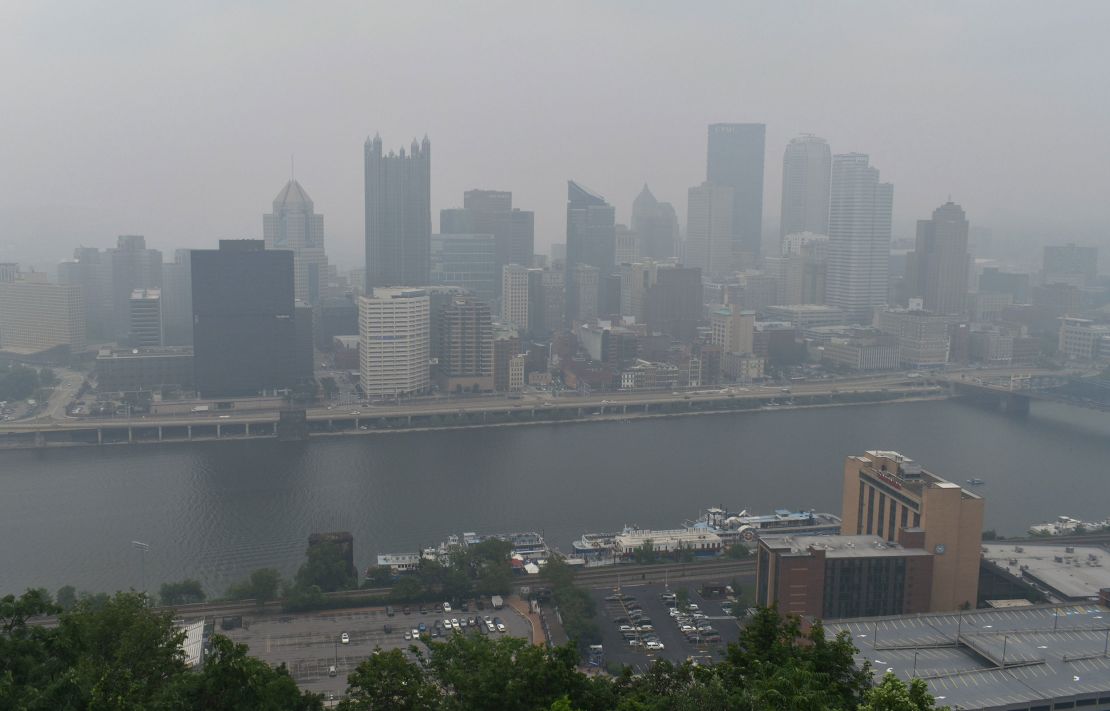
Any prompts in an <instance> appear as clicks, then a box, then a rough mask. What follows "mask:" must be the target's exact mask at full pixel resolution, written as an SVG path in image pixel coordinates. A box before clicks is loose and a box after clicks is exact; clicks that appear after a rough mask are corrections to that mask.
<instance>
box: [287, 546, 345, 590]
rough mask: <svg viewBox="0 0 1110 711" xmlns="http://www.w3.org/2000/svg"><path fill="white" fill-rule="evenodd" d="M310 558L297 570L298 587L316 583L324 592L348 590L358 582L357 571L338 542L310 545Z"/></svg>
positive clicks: (306, 586) (308, 586)
mask: <svg viewBox="0 0 1110 711" xmlns="http://www.w3.org/2000/svg"><path fill="white" fill-rule="evenodd" d="M306 555H307V556H308V560H307V561H305V563H304V565H302V566H301V567H300V570H298V571H297V576H296V582H297V587H299V588H303V589H307V588H310V587H312V586H313V585H316V586H317V587H319V588H320V589H321V590H323V591H324V592H335V591H336V590H347V589H350V588H353V587H355V586H356V584H357V583H358V580H357V576H356V574H355V571H354V570H352V569H351V566H350V565H349V564H348V563H347V558H346V557H345V556H344V555H343V549H342V548H340V547H339V545H338V544H336V543H331V542H328V541H326V542H323V543H318V544H316V545H314V546H309V547H308V552H307V554H306Z"/></svg>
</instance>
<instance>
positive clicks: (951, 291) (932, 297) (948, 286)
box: [906, 200, 971, 316]
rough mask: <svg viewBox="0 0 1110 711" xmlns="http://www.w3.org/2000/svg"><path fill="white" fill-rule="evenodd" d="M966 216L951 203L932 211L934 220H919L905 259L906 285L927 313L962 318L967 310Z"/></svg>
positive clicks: (968, 258) (967, 259)
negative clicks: (910, 247) (921, 300)
mask: <svg viewBox="0 0 1110 711" xmlns="http://www.w3.org/2000/svg"><path fill="white" fill-rule="evenodd" d="M967 231H968V223H967V217H966V216H965V215H964V211H963V208H961V207H960V206H959V205H957V204H956V203H954V202H952V201H951V200H949V201H948V202H946V203H944V204H943V205H941V206H940V207H938V208H937V209H936V210H934V211H933V219H931V220H918V221H917V241H916V242H915V243H914V249H913V251H912V252H910V253H909V254H908V255H907V258H906V282H907V283H906V286H907V289H908V293H909V295H910V296H911V297H918V298H921V299H923V300H924V302H925V310H926V311H932V312H933V313H935V314H940V315H943V316H953V315H955V316H959V315H962V314H963V313H964V312H965V311H966V309H967V287H968V274H969V268H970V266H971V256H970V255H969V254H968V252H967Z"/></svg>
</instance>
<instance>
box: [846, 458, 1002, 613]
mask: <svg viewBox="0 0 1110 711" xmlns="http://www.w3.org/2000/svg"><path fill="white" fill-rule="evenodd" d="M843 497H844V498H843V508H842V510H841V517H842V523H841V529H840V532H841V534H843V535H846V536H857V535H867V536H878V537H879V538H882V539H885V540H887V541H899V540H900V538H899V537H900V536H901V535H902V533H903V532H905V531H907V529H909V530H911V531H916V530H921V531H923V532H924V535H923V539H922V541H921V542H920V547H921V548H924V549H925V550H926V551H928V552H929V553H931V554H933V557H934V561H933V579H932V588H931V592H930V595H929V606H930V608H929V609H930V611H933V612H943V611H951V610H956V609H958V608H959V607H961V606H963V605H965V604H966V605H970V606H971V607H972V608H974V607H975V605H976V603H977V601H978V591H979V546H980V543H981V540H982V533H983V508H984V504H983V499H982V498H981V497H979V496H978V495H976V494H975V493H973V492H971V491H968V490H967V489H964V488H963V487H961V486H960V485H959V484H955V483H953V482H950V481H947V480H945V479H943V478H941V477H940V476H937V475H936V474H933V473H932V472H929V471H927V470H925V469H923V468H922V467H921V466H920V465H918V464H916V463H915V462H914V461H913V460H911V459H909V458H907V457H904V456H902V455H901V454H899V453H898V452H889V451H868V452H865V453H863V454H861V455H858V456H850V457H848V458H847V460H846V461H845V463H844V489H843Z"/></svg>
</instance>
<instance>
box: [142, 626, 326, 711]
mask: <svg viewBox="0 0 1110 711" xmlns="http://www.w3.org/2000/svg"><path fill="white" fill-rule="evenodd" d="M154 708H156V709H158V710H159V711H191V710H192V709H206V711H224V710H225V709H226V711H240V710H243V711H255V710H257V711H269V710H270V709H275V710H276V709H281V710H282V711H317V710H318V709H323V708H324V703H323V697H321V696H320V695H319V694H313V693H311V692H308V691H305V692H302V691H301V690H300V689H298V688H297V683H296V682H295V681H293V677H292V676H290V674H289V670H288V669H286V668H285V665H284V664H282V665H281V666H279V667H277V668H276V669H275V668H273V667H271V666H270V665H269V664H267V663H266V662H264V661H262V660H261V659H256V658H255V657H251V656H248V655H247V646H246V645H244V644H236V643H234V642H232V641H231V640H230V639H228V638H227V637H224V636H222V635H215V636H214V637H213V638H212V651H211V654H209V655H208V657H207V658H206V660H205V663H204V669H203V670H202V671H201V672H186V673H184V674H179V675H177V677H175V679H174V682H173V684H171V685H170V686H169V687H168V688H167V689H166V690H165V691H164V692H163V694H162V695H161V697H160V698H159V700H158V702H157V704H156V705H155V706H154Z"/></svg>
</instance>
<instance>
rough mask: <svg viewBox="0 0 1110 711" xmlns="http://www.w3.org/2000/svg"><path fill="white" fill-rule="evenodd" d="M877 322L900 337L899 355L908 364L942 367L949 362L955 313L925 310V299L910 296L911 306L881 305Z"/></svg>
mask: <svg viewBox="0 0 1110 711" xmlns="http://www.w3.org/2000/svg"><path fill="white" fill-rule="evenodd" d="M875 321H876V323H875V325H876V326H877V327H878V329H879V330H880V331H882V332H883V333H889V334H891V335H893V336H897V337H898V357H899V360H900V361H901V363H902V365H904V366H905V367H907V368H939V367H943V366H944V364H945V363H947V362H948V355H949V351H950V348H951V337H950V335H949V327H950V326H951V324H952V322H953V317H951V316H942V315H940V314H935V313H932V312H931V311H925V310H924V309H923V308H922V306H921V299H918V298H913V299H910V305H909V308H905V309H902V308H898V309H881V310H879V311H878V312H876V318H875Z"/></svg>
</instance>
